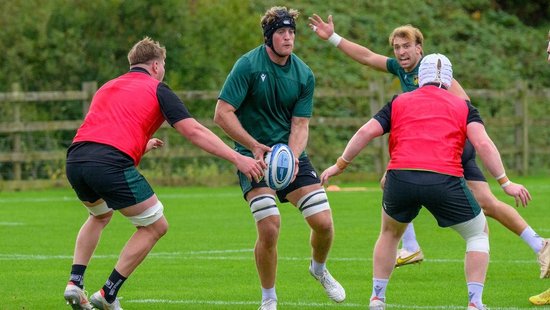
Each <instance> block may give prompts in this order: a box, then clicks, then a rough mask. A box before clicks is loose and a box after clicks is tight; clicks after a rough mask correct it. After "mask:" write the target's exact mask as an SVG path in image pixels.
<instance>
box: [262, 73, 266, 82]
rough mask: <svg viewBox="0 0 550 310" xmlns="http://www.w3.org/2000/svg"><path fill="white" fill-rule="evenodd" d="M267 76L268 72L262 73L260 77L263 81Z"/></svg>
mask: <svg viewBox="0 0 550 310" xmlns="http://www.w3.org/2000/svg"><path fill="white" fill-rule="evenodd" d="M266 77H267V74H265V73H262V74H261V75H260V78H261V79H262V82H264V81H265V78H266Z"/></svg>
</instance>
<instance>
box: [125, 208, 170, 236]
mask: <svg viewBox="0 0 550 310" xmlns="http://www.w3.org/2000/svg"><path fill="white" fill-rule="evenodd" d="M126 218H127V219H128V220H130V222H132V224H134V226H137V227H147V226H149V225H152V224H154V223H155V222H157V221H158V220H160V219H163V221H162V222H159V223H158V224H157V226H159V232H162V231H163V230H164V233H163V234H165V233H166V231H167V230H168V223H166V219H164V206H163V205H162V203H161V202H160V201H157V203H156V204H155V205H153V206H152V207H150V208H148V209H147V210H145V211H143V212H142V213H141V214H138V215H134V216H127V217H126ZM163 223H165V225H164V224H163ZM163 226H164V227H163ZM156 228H157V227H156V226H155V229H156Z"/></svg>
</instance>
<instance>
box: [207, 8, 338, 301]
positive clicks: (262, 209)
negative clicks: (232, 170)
mask: <svg viewBox="0 0 550 310" xmlns="http://www.w3.org/2000/svg"><path fill="white" fill-rule="evenodd" d="M298 15H299V13H298V11H296V10H293V9H290V10H288V9H287V8H286V7H272V8H271V9H269V10H267V12H266V13H265V15H264V16H263V17H262V18H261V26H262V29H263V33H264V40H265V43H264V44H262V45H260V46H259V47H257V48H255V49H253V50H251V51H249V52H248V53H246V54H244V55H243V56H241V57H240V58H239V59H238V60H237V62H236V63H235V65H234V66H233V69H232V70H231V72H230V73H229V75H228V76H227V79H226V81H225V83H224V85H223V88H222V90H221V92H220V95H219V97H218V102H217V105H216V112H215V116H214V121H215V122H216V124H218V125H219V126H220V127H221V128H222V129H223V130H224V131H225V132H226V133H227V134H228V135H229V136H230V137H231V138H232V139H233V140H234V141H235V147H236V149H237V151H239V152H240V153H241V154H245V155H248V156H250V157H254V158H256V159H257V160H258V161H261V162H263V158H264V155H265V153H266V152H268V151H269V150H270V149H271V147H272V146H273V145H274V144H276V143H285V144H288V145H289V146H290V148H291V149H292V152H293V153H294V155H295V157H296V159H297V160H296V165H297V168H298V169H296V171H297V174H296V176H295V178H294V179H293V181H292V182H291V183H290V185H289V186H288V187H286V188H285V189H283V190H279V191H277V192H275V191H274V190H272V189H271V188H269V187H267V185H266V183H265V181H263V180H261V181H260V182H256V181H254V180H252V181H250V180H248V179H247V178H245V177H244V175H242V174H241V173H238V175H239V181H240V185H241V188H242V191H243V194H244V198H245V199H246V200H247V202H248V204H249V206H250V211H251V212H252V215H253V217H254V219H255V221H256V228H257V232H258V237H257V240H256V245H255V248H254V254H255V258H256V267H257V270H258V274H259V277H260V282H261V286H262V304H261V306H260V309H261V310H272V309H276V308H277V295H276V292H275V278H276V271H277V240H278V236H279V228H280V214H279V210H278V208H277V203H276V200H275V195H277V196H278V198H279V201H280V202H287V201H289V202H290V203H292V204H293V205H294V206H296V207H297V208H298V209H299V210H300V212H301V213H302V215H303V216H304V218H305V220H306V222H307V223H308V225H309V226H310V228H311V247H312V259H311V264H310V267H309V271H310V273H311V275H312V276H313V277H314V278H315V279H317V280H318V281H319V282H320V283H321V284H322V286H323V287H324V289H325V291H326V293H327V295H328V296H329V297H330V298H331V299H332V300H334V301H335V302H342V301H344V299H345V291H344V288H343V287H342V286H341V285H340V284H339V283H338V282H337V281H336V280H335V279H334V278H333V277H332V276H331V275H330V273H329V272H328V270H327V269H326V266H325V265H326V260H327V257H328V253H329V250H330V248H331V245H332V240H333V235H334V227H333V221H332V214H331V211H330V206H329V202H328V199H327V195H326V193H325V190H324V188H323V187H322V186H321V184H320V180H319V178H318V176H317V173H316V171H315V169H314V168H313V166H312V165H311V162H310V161H309V158H308V156H307V153H306V152H305V148H306V145H307V140H308V133H309V129H308V128H309V119H310V117H311V115H312V108H313V91H314V88H315V78H314V76H313V73H312V72H311V69H310V68H309V67H308V66H307V65H306V64H305V63H304V62H303V61H302V60H301V59H300V58H298V56H296V55H295V54H293V52H292V51H293V49H294V39H295V30H296V24H295V19H296V18H297V17H298Z"/></svg>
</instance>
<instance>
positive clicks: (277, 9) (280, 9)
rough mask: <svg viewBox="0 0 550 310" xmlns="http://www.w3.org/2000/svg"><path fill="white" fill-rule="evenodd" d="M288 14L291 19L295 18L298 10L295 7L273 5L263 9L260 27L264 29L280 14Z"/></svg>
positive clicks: (298, 13)
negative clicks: (265, 9)
mask: <svg viewBox="0 0 550 310" xmlns="http://www.w3.org/2000/svg"><path fill="white" fill-rule="evenodd" d="M284 13H286V14H288V15H290V17H292V19H294V20H296V19H297V18H298V16H300V12H298V10H295V9H290V10H289V9H287V8H286V6H274V7H272V8H270V9H268V10H267V11H265V14H264V16H262V18H261V19H260V25H261V26H262V29H265V26H266V25H269V24H271V23H273V22H275V21H276V20H277V19H278V18H279V17H280V16H281V15H282V14H284Z"/></svg>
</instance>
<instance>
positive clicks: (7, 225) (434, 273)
mask: <svg viewBox="0 0 550 310" xmlns="http://www.w3.org/2000/svg"><path fill="white" fill-rule="evenodd" d="M521 181H522V182H524V184H525V185H526V186H527V187H528V189H529V190H530V191H531V194H532V195H533V202H532V203H531V205H530V206H529V207H528V208H526V209H521V210H520V213H521V214H522V216H524V218H525V219H527V221H528V222H529V224H530V225H531V226H532V227H533V228H534V229H535V230H536V231H537V232H539V233H540V234H541V235H544V236H549V235H550V206H549V203H548V202H549V201H550V185H549V184H550V182H549V181H550V180H549V179H548V178H546V179H544V178H525V179H522V180H521ZM495 183H496V182H492V183H491V184H492V185H494V184H495ZM345 186H346V185H343V187H345ZM347 186H366V187H367V191H358V192H330V193H329V198H330V202H331V206H332V209H333V215H334V222H335V227H336V236H335V241H334V245H333V248H332V251H331V255H330V259H329V262H328V267H329V269H330V271H331V273H332V274H333V275H334V276H335V277H336V278H337V279H338V280H339V281H340V282H341V283H342V285H343V286H344V287H345V288H346V291H347V299H346V301H345V302H344V303H343V304H334V303H332V302H330V301H329V300H328V299H327V298H326V296H325V294H324V292H323V291H322V289H321V287H320V285H318V284H317V283H316V282H315V281H314V280H313V279H312V278H311V276H310V275H309V274H308V264H309V258H310V248H309V245H308V238H309V232H308V229H307V226H306V224H305V222H304V220H303V218H302V216H301V215H300V214H299V213H298V211H296V210H295V209H294V208H292V206H291V205H289V204H285V205H282V207H280V210H281V214H282V228H281V235H280V241H279V267H278V281H277V294H278V297H279V308H281V309H339V308H341V309H366V308H367V306H368V300H369V297H370V294H371V279H372V249H373V246H374V243H375V241H376V238H377V236H378V232H379V228H380V200H381V191H380V190H379V189H378V185H377V183H365V184H348V185H347ZM156 190H157V194H158V196H159V197H160V199H161V200H162V202H163V204H164V206H165V214H166V216H167V218H168V221H169V223H170V229H169V232H168V234H167V235H166V236H165V237H164V238H163V239H161V241H160V242H159V243H158V244H157V246H156V247H155V248H154V249H153V251H152V253H151V255H150V256H149V257H148V258H147V259H146V260H145V261H144V263H143V264H142V265H141V266H140V267H139V268H138V269H137V270H136V271H135V273H134V274H132V276H131V277H130V278H129V279H128V280H127V281H126V283H125V284H124V286H123V288H122V290H121V291H120V293H119V296H121V297H123V299H122V305H123V307H124V308H125V309H256V308H257V307H258V302H259V300H260V289H259V281H258V278H257V275H256V270H255V265H254V259H253V253H252V248H253V245H254V241H255V238H256V232H255V228H254V222H253V220H252V217H251V215H250V213H249V211H248V207H247V205H246V203H245V202H244V200H242V198H241V194H240V190H239V189H238V188H237V187H226V188H157V189H156ZM494 192H495V193H496V194H497V195H498V196H499V197H500V198H501V199H503V200H504V201H506V202H508V203H513V199H512V198H510V197H504V195H503V194H502V191H501V190H500V189H498V188H496V187H495V188H494ZM86 216H87V214H86V211H85V209H84V208H83V207H81V206H80V203H79V202H78V201H77V199H76V198H75V195H74V194H73V192H72V191H71V190H70V189H57V190H47V191H32V192H15V193H1V194H0V236H1V237H0V309H69V307H68V306H65V305H64V300H63V296H62V295H63V290H64V287H65V284H66V281H67V279H68V276H69V271H70V266H71V261H72V251H73V245H74V239H75V237H76V234H77V232H78V229H79V228H80V225H81V224H82V222H83V221H84V220H85V218H86ZM414 223H415V227H416V231H417V236H418V239H419V241H420V243H421V246H422V249H423V251H424V254H425V255H426V261H425V262H424V263H422V264H419V265H413V266H407V267H403V268H399V269H398V270H396V271H395V272H394V273H393V275H392V279H391V282H390V285H389V287H388V290H387V300H388V304H389V306H388V309H464V308H465V305H466V301H467V291H466V287H465V280H464V272H463V262H462V260H463V257H464V242H463V240H462V239H461V238H460V237H459V236H458V235H457V234H456V233H455V232H454V231H452V230H450V229H441V228H438V227H437V226H436V223H435V220H434V219H433V218H432V217H431V215H430V214H429V213H428V212H427V211H426V210H422V211H421V213H420V215H419V217H418V218H417V219H416V220H415V222H414ZM489 225H490V230H491V234H490V241H491V264H490V266H489V273H488V277H487V282H486V287H485V291H484V302H485V303H486V304H487V305H488V306H490V307H491V309H543V308H544V307H532V306H530V303H529V302H528V300H527V298H528V297H529V296H531V295H534V294H538V293H539V292H541V291H543V290H545V289H547V288H548V287H549V286H550V280H541V279H539V278H538V268H539V267H538V264H537V263H536V256H535V254H534V253H533V251H532V250H531V249H530V248H529V247H528V246H527V245H526V244H525V243H524V242H523V241H522V240H521V239H520V238H519V237H517V236H515V235H514V234H513V233H511V232H509V231H507V230H506V229H505V228H503V227H502V226H501V225H500V224H498V223H497V222H496V221H494V220H490V223H489ZM133 231H134V228H133V227H132V225H131V224H130V223H129V222H128V221H127V220H126V219H124V218H123V217H122V216H121V215H120V214H115V216H114V217H113V220H112V221H111V223H110V224H109V226H108V227H107V229H106V230H105V231H104V233H103V236H102V239H101V242H100V245H99V247H98V248H97V250H96V256H97V257H95V258H94V259H92V262H91V264H90V265H89V267H88V270H87V272H86V276H85V279H86V286H87V289H88V290H89V291H90V293H92V292H94V291H96V290H98V289H99V288H100V287H101V286H102V285H103V283H104V282H105V280H106V278H107V277H108V275H109V274H110V272H111V270H112V268H113V266H114V264H115V262H116V259H117V256H118V253H119V252H120V249H121V248H122V246H123V245H124V243H125V242H126V240H127V239H128V238H129V236H130V235H131V234H132V233H133Z"/></svg>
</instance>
